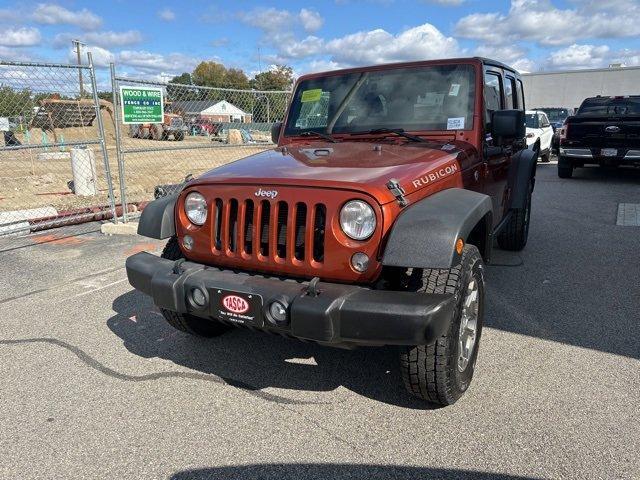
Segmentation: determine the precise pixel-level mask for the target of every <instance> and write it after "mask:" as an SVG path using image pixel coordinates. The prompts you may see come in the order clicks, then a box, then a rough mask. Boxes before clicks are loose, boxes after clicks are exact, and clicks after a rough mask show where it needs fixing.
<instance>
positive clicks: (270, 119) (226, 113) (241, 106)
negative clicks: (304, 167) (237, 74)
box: [111, 66, 289, 221]
mask: <svg viewBox="0 0 640 480" xmlns="http://www.w3.org/2000/svg"><path fill="white" fill-rule="evenodd" d="M111 73H112V90H113V95H114V97H113V103H114V105H121V102H122V99H121V98H120V87H153V88H160V89H162V92H163V98H164V118H163V123H154V124H125V123H124V122H123V118H121V109H120V107H118V108H116V112H117V113H116V122H117V123H116V129H115V130H116V132H115V134H116V142H117V145H116V150H117V156H118V159H119V160H120V161H119V163H120V166H121V171H120V175H121V179H122V181H121V184H120V189H121V197H122V198H125V199H126V202H127V203H128V204H133V206H135V207H141V206H143V205H141V204H143V203H144V202H146V201H148V200H152V199H154V198H157V197H159V196H163V195H168V194H172V193H174V192H175V191H177V189H179V188H180V187H181V185H182V184H183V183H184V182H185V179H186V178H188V177H190V176H194V177H196V176H198V175H200V174H202V173H203V172H205V171H207V170H210V169H212V168H214V167H217V166H220V165H223V164H225V163H228V162H231V161H234V160H238V159H240V158H243V157H246V156H248V155H251V154H254V153H257V152H260V151H263V150H266V149H269V148H273V144H272V142H271V126H272V124H273V123H274V122H276V121H282V119H283V118H284V114H285V111H286V108H287V102H288V100H289V92H283V91H256V90H237V89H225V88H213V87H202V86H195V85H182V84H174V83H160V82H150V81H143V80H136V79H131V78H126V77H118V76H117V75H116V72H115V67H113V66H112V71H111ZM125 221H127V218H126V217H125Z"/></svg>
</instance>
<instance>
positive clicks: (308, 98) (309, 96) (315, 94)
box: [300, 88, 322, 103]
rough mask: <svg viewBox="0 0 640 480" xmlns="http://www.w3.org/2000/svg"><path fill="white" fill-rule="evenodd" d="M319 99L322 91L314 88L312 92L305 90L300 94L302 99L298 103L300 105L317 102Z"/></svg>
mask: <svg viewBox="0 0 640 480" xmlns="http://www.w3.org/2000/svg"><path fill="white" fill-rule="evenodd" d="M321 97H322V89H321V88H314V89H313V90H305V91H304V92H302V98H301V99H300V101H301V102H302V103H307V102H319V101H320V98H321Z"/></svg>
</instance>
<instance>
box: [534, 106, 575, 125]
mask: <svg viewBox="0 0 640 480" xmlns="http://www.w3.org/2000/svg"><path fill="white" fill-rule="evenodd" d="M537 110H540V111H542V112H544V113H546V114H547V117H548V118H549V121H550V122H564V121H565V120H566V118H567V117H568V116H569V110H567V109H566V108H539V109H537Z"/></svg>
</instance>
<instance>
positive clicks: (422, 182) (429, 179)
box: [411, 163, 458, 188]
mask: <svg viewBox="0 0 640 480" xmlns="http://www.w3.org/2000/svg"><path fill="white" fill-rule="evenodd" d="M457 171H458V164H457V163H450V164H449V165H447V166H444V167H442V168H440V169H438V170H434V171H432V172H431V173H428V174H426V175H424V176H422V177H420V178H416V179H415V180H413V181H412V182H411V183H412V184H413V186H414V187H415V188H420V187H426V186H427V185H429V184H430V183H433V182H435V181H436V180H440V179H441V178H444V177H448V176H449V175H453V174H454V173H456V172H457Z"/></svg>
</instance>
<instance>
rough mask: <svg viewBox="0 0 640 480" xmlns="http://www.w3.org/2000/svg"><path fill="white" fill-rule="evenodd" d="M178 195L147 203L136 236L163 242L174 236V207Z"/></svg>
mask: <svg viewBox="0 0 640 480" xmlns="http://www.w3.org/2000/svg"><path fill="white" fill-rule="evenodd" d="M177 199H178V195H169V196H166V197H160V198H158V199H157V200H154V201H152V202H149V203H148V204H147V206H146V207H145V208H144V210H142V215H141V216H140V221H139V222H138V235H142V236H143V237H149V238H157V239H158V240H164V239H166V238H169V237H172V236H174V235H175V234H176V224H175V207H176V200H177Z"/></svg>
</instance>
